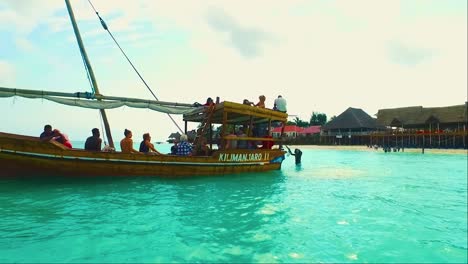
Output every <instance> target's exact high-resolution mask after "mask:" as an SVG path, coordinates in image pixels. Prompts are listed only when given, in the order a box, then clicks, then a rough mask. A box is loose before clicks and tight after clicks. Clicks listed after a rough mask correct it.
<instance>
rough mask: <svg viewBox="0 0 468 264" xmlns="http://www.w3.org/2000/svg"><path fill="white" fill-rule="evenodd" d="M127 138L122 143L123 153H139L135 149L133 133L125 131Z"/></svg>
mask: <svg viewBox="0 0 468 264" xmlns="http://www.w3.org/2000/svg"><path fill="white" fill-rule="evenodd" d="M124 135H125V137H124V138H123V139H122V140H121V141H120V149H121V150H122V153H139V152H138V151H137V150H135V149H134V148H133V140H132V131H130V130H128V129H125V131H124Z"/></svg>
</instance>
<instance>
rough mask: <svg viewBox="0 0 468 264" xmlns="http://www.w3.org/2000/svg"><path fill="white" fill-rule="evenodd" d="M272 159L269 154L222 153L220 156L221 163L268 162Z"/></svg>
mask: <svg viewBox="0 0 468 264" xmlns="http://www.w3.org/2000/svg"><path fill="white" fill-rule="evenodd" d="M269 158H270V154H269V153H265V154H264V155H262V154H261V153H239V154H236V153H221V154H219V161H237V162H242V161H261V160H268V159H269Z"/></svg>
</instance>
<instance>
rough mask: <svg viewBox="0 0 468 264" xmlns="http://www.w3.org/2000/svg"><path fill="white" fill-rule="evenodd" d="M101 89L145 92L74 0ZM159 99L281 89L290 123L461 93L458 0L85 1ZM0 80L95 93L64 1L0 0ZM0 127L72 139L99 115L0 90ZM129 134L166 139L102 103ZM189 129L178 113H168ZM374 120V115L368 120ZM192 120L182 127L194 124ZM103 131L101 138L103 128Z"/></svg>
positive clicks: (148, 120)
mask: <svg viewBox="0 0 468 264" xmlns="http://www.w3.org/2000/svg"><path fill="white" fill-rule="evenodd" d="M71 3H72V6H73V9H74V13H75V17H76V19H77V22H78V26H79V28H80V31H81V35H82V38H83V41H84V45H85V48H86V51H87V53H88V57H89V58H90V61H91V64H92V67H93V69H94V72H95V75H96V78H97V82H98V86H99V90H100V92H101V93H102V94H104V95H112V96H125V97H135V98H144V99H152V96H151V94H150V92H149V91H148V90H147V88H146V87H145V86H144V84H143V83H142V81H141V80H140V79H139V78H138V76H137V75H136V74H135V73H134V72H133V70H132V68H131V66H130V65H129V64H128V62H127V61H126V59H125V58H124V57H123V56H122V55H121V53H120V51H119V49H118V47H117V46H116V45H115V44H114V43H113V41H112V39H111V38H110V36H109V35H108V33H107V32H106V31H105V30H103V29H102V27H101V25H100V22H99V20H98V18H97V16H96V14H95V13H94V11H93V9H92V8H91V6H90V4H89V3H88V1H87V0H71ZM92 3H93V5H94V6H95V8H96V9H97V11H98V12H99V14H100V15H101V16H102V17H103V19H104V20H105V21H106V23H107V25H108V26H109V29H110V31H111V32H112V34H113V35H114V37H115V38H116V39H117V41H119V43H120V45H121V46H122V48H123V49H124V50H125V52H126V53H127V55H128V56H129V57H130V59H131V60H132V62H133V63H134V65H135V66H136V67H137V69H138V70H139V71H140V73H141V75H142V76H143V78H144V79H145V80H146V82H147V83H148V84H149V86H150V87H151V88H152V90H153V91H154V93H155V94H156V95H157V97H158V98H159V99H160V100H161V101H170V102H181V103H194V102H200V103H204V102H205V100H206V98H207V97H212V98H215V97H216V96H219V97H220V98H221V101H224V100H226V101H233V102H242V100H243V99H249V100H250V101H254V102H257V101H258V96H260V95H265V96H266V98H267V100H266V106H267V107H270V108H271V107H273V100H274V99H275V98H276V97H277V96H278V95H282V96H283V97H284V98H285V99H286V100H287V103H288V114H290V115H291V116H290V120H293V119H294V118H295V117H299V118H300V119H302V120H305V121H308V120H309V119H310V117H311V114H312V112H321V113H325V114H327V116H328V117H329V118H330V117H331V116H334V115H339V114H340V113H342V112H343V111H345V110H346V109H347V108H348V107H354V108H361V109H363V110H364V111H365V112H367V113H368V114H369V115H371V116H374V115H375V114H376V113H377V111H378V110H379V109H385V108H396V107H407V106H424V107H438V106H448V105H457V104H463V103H464V102H465V101H467V100H468V99H467V1H466V0H400V1H399V0H379V1H375V0H353V1H348V0H341V1H338V0H308V1H302V0H288V1H279V0H277V1H260V0H259V1H228V0H216V1H214V0H213V1H209V0H200V1H179V0H171V1H158V0H134V1H128V0H113V1H109V0H92ZM0 87H9V88H20V89H34V90H49V91H63V92H78V91H81V92H84V91H91V88H90V85H89V81H88V79H87V77H86V73H85V70H84V67H83V62H82V60H81V56H80V53H79V49H78V45H77V43H76V39H75V36H74V34H73V29H72V26H71V23H70V19H69V17H68V13H67V11H66V7H65V2H64V1H62V0H47V1H43V0H27V1H26V0H2V1H1V2H0ZM0 111H1V112H2V113H3V114H2V115H1V117H0V131H2V132H9V133H17V134H25V135H33V136H35V135H39V134H40V133H41V132H42V129H43V126H44V125H45V124H51V125H52V126H53V127H54V128H58V129H60V130H61V131H62V132H64V133H66V134H68V135H69V137H70V139H71V140H85V139H86V137H87V136H89V135H90V134H91V129H92V128H93V127H98V128H101V126H102V125H101V122H100V117H99V113H98V111H97V110H90V109H79V108H74V107H69V106H64V105H58V104H55V103H53V102H49V101H45V100H41V99H25V98H16V97H15V98H1V99H0ZM107 115H108V118H109V122H110V125H111V128H112V133H113V137H114V141H116V142H118V141H119V140H120V139H121V138H123V131H124V129H125V128H128V129H130V130H132V131H133V135H134V138H135V139H137V140H139V139H140V138H141V135H142V134H143V133H145V132H149V133H151V135H152V138H153V141H165V140H166V139H167V138H168V136H169V134H170V133H172V132H176V131H177V127H176V126H175V125H174V124H173V123H172V122H171V120H170V119H169V118H168V116H167V115H166V114H163V113H158V112H153V111H150V110H142V109H130V108H127V107H123V108H118V109H113V110H108V111H107ZM173 117H174V119H175V120H176V122H177V123H178V124H179V126H180V127H182V128H183V127H184V123H183V121H182V117H181V116H173ZM374 117H375V116H374ZM195 127H196V125H195V124H194V125H189V129H192V128H195ZM102 134H103V133H102Z"/></svg>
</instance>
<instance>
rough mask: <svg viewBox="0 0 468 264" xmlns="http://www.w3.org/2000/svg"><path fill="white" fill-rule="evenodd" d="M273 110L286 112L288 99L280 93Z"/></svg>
mask: <svg viewBox="0 0 468 264" xmlns="http://www.w3.org/2000/svg"><path fill="white" fill-rule="evenodd" d="M273 110H277V111H280V112H283V113H286V99H284V98H283V97H282V96H281V95H278V98H276V99H275V105H274V107H273Z"/></svg>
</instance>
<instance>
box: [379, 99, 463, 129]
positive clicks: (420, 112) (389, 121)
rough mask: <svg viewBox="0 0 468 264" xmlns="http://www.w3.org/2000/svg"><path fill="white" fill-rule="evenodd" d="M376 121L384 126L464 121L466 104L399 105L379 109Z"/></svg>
mask: <svg viewBox="0 0 468 264" xmlns="http://www.w3.org/2000/svg"><path fill="white" fill-rule="evenodd" d="M377 121H378V122H379V124H381V125H384V126H405V125H406V126H415V125H424V124H429V123H464V122H466V121H467V104H466V103H465V104H463V105H454V106H446V107H426V108H424V107H422V106H412V107H400V108H393V109H380V110H379V111H378V113H377Z"/></svg>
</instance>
